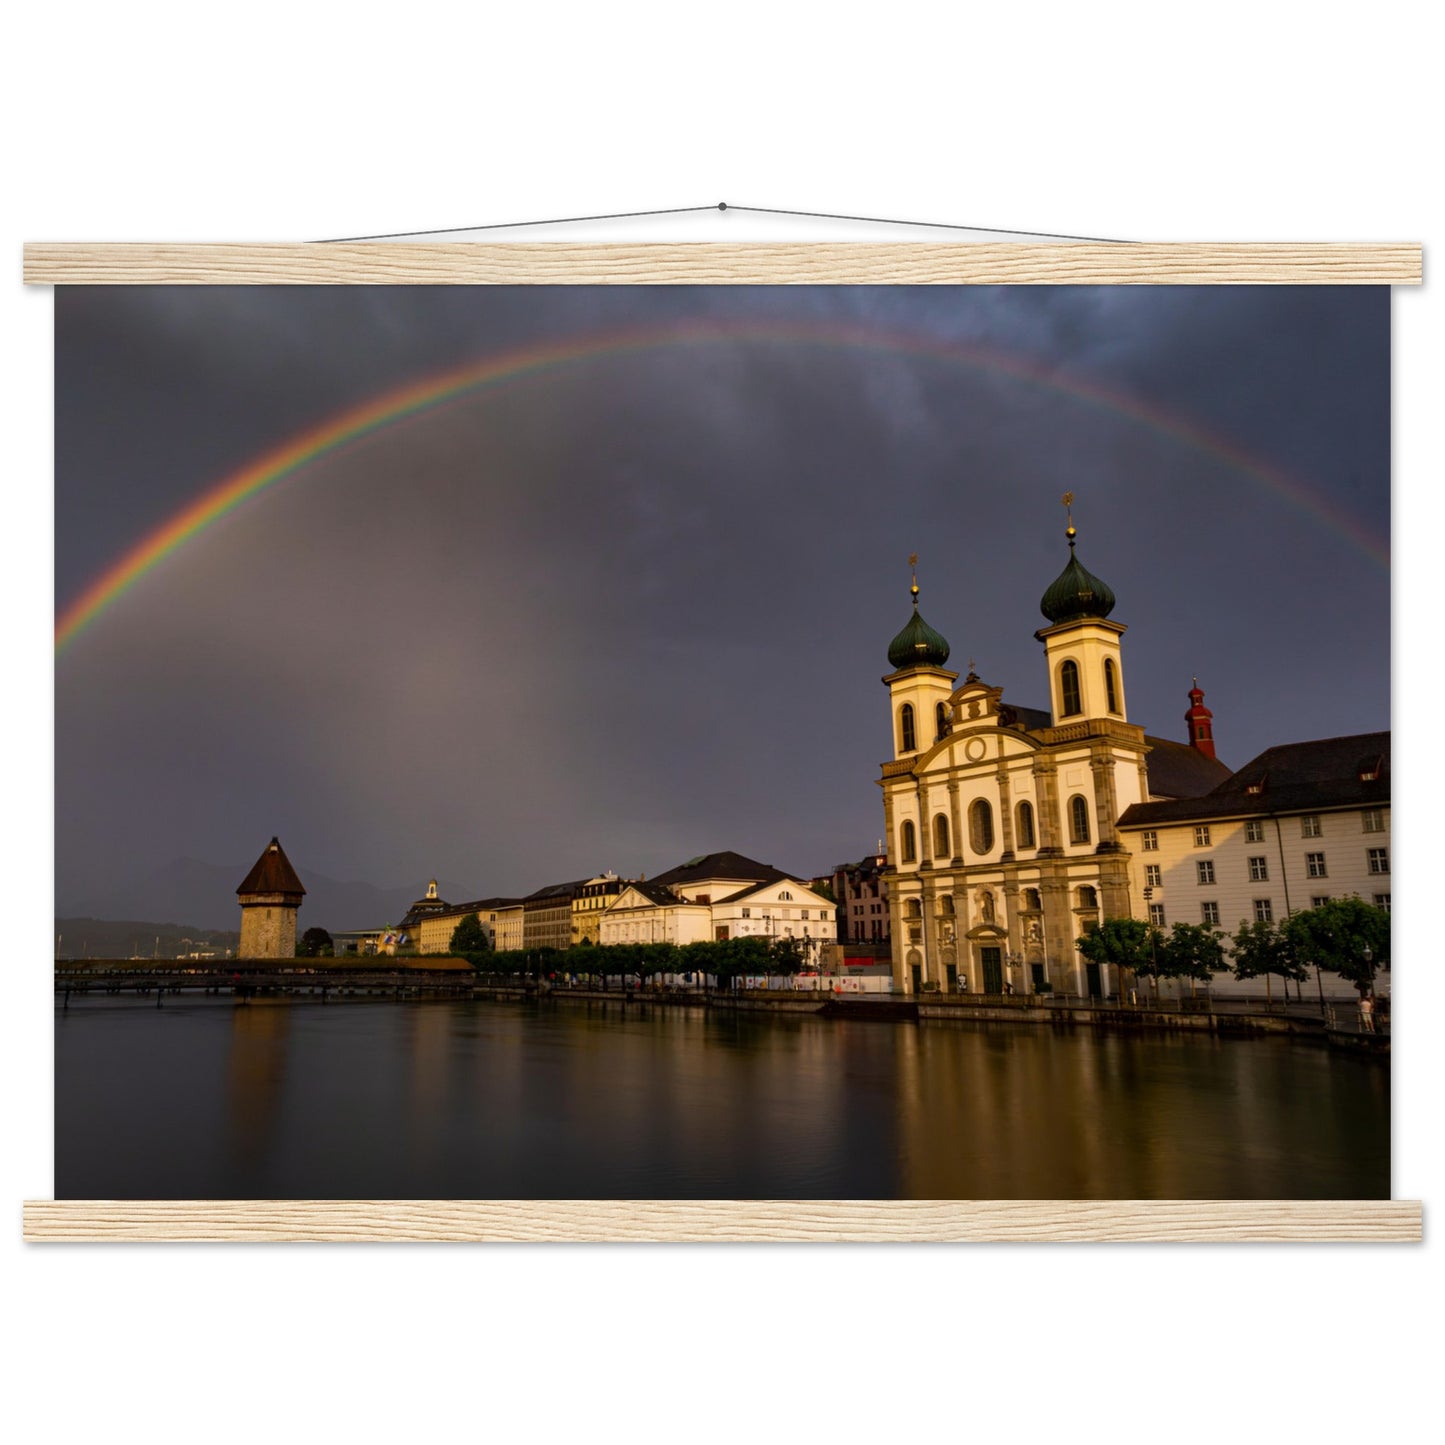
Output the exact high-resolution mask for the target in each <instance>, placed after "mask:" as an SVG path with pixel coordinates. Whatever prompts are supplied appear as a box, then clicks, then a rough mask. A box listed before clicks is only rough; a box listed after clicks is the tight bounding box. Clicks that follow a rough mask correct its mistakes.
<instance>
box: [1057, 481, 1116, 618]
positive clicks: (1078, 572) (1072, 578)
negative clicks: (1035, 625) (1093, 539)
mask: <svg viewBox="0 0 1445 1445" xmlns="http://www.w3.org/2000/svg"><path fill="white" fill-rule="evenodd" d="M1063 502H1064V506H1065V507H1067V508H1068V509H1069V525H1068V528H1067V530H1066V531H1065V532H1064V535H1065V536H1066V537H1067V538H1068V539H1069V561H1068V565H1067V566H1065V568H1064V570H1063V571H1062V572H1060V573H1059V575H1058V576H1057V577H1056V578H1055V579H1054V581H1053V582H1052V583H1051V584H1050V586H1049V590H1048V591H1047V592H1045V593H1044V595H1043V598H1042V600H1041V601H1040V602H1039V611H1040V612H1042V613H1043V614H1044V616H1045V617H1047V618H1048V619H1049V621H1050V622H1053V623H1059V622H1082V621H1084V620H1085V619H1086V618H1090V617H1107V616H1108V615H1109V614H1110V613H1111V612H1112V611H1113V610H1114V594H1113V592H1111V591H1110V590H1109V587H1108V584H1107V583H1104V582H1101V581H1100V580H1099V579H1098V578H1097V577H1095V576H1094V575H1093V573H1091V572H1089V571H1087V570H1086V569H1085V567H1084V565H1083V563H1081V562H1080V561H1079V559H1078V558H1077V557H1076V556H1075V555H1074V543H1075V541H1076V539H1077V538H1078V535H1079V532H1078V528H1076V527H1075V526H1074V515H1073V504H1074V494H1073V493H1072V492H1065V493H1064V497H1063Z"/></svg>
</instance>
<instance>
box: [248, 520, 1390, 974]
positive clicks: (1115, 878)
mask: <svg viewBox="0 0 1445 1445" xmlns="http://www.w3.org/2000/svg"><path fill="white" fill-rule="evenodd" d="M1066 500H1069V501H1071V500H1072V498H1068V499H1066ZM1066 536H1067V539H1068V547H1069V556H1068V561H1067V563H1066V565H1065V567H1064V570H1063V572H1061V573H1060V575H1059V576H1058V578H1056V579H1055V581H1054V582H1053V583H1052V584H1051V585H1050V586H1049V588H1048V589H1047V591H1046V592H1045V593H1044V595H1043V598H1042V601H1041V602H1040V610H1041V611H1042V613H1043V615H1044V618H1045V620H1046V623H1047V625H1046V626H1044V627H1043V628H1040V629H1039V630H1038V631H1037V632H1036V633H1035V634H1034V635H1035V637H1036V638H1037V639H1038V641H1039V642H1040V643H1042V644H1043V649H1044V661H1045V669H1046V680H1047V696H1048V703H1049V705H1048V707H1047V708H1032V707H1024V706H1017V705H1014V704H1011V703H1006V702H1005V701H1004V698H1003V691H1004V690H1003V688H1002V687H996V686H992V685H990V684H989V683H988V682H986V681H984V680H983V679H982V678H980V677H979V676H978V675H977V674H976V673H975V672H974V671H973V670H972V667H970V670H969V672H968V673H967V675H966V676H965V677H964V679H963V681H962V682H960V681H959V676H958V673H956V672H951V671H949V670H948V668H947V666H946V664H947V662H948V658H949V645H948V643H947V642H946V641H945V639H944V638H943V637H942V635H941V634H940V633H938V632H937V631H935V630H934V629H933V628H932V627H930V626H929V625H928V623H926V622H925V621H924V620H923V617H922V615H921V614H920V612H919V610H918V596H919V589H918V581H917V576H916V574H915V576H914V578H913V582H912V587H911V589H910V591H911V597H912V615H911V616H910V617H909V619H908V621H907V623H906V625H905V626H904V628H903V630H902V631H901V632H899V634H898V635H897V636H896V637H895V638H894V639H893V641H892V643H891V644H890V646H889V648H888V660H889V664H890V671H889V673H888V674H887V675H886V676H885V677H884V678H883V683H884V685H885V686H886V687H887V689H888V698H889V709H890V719H891V727H892V739H893V746H892V749H891V751H892V757H891V758H890V759H889V760H888V761H886V762H884V763H883V765H882V774H881V777H880V778H879V780H878V782H879V786H880V787H881V790H882V793H883V822H884V834H885V839H884V840H880V841H879V846H878V847H877V849H876V850H875V851H874V852H873V853H871V854H869V855H867V856H866V857H864V858H862V859H860V860H859V861H857V862H854V863H847V864H841V865H838V866H837V867H835V868H834V870H833V872H832V875H831V877H830V878H828V879H819V878H814V879H804V878H800V877H798V876H796V875H792V874H787V873H784V872H782V871H781V870H779V869H777V868H774V867H773V866H771V865H770V864H766V863H759V862H757V861H756V860H754V859H750V858H746V857H744V856H742V855H741V854H738V853H731V852H721V853H709V854H705V855H703V856H701V857H697V858H691V859H688V860H687V861H686V862H684V863H680V864H678V865H677V866H676V867H674V868H671V869H669V870H668V871H667V872H665V873H662V874H659V875H658V876H657V877H655V878H652V879H647V878H645V877H640V878H636V879H624V878H621V877H619V876H618V875H616V874H615V873H599V874H595V875H593V876H592V877H589V878H581V879H576V880H573V881H571V882H566V883H555V884H551V885H548V886H547V887H545V888H540V889H538V890H537V891H536V892H534V893H530V894H528V895H527V896H526V897H524V898H482V899H474V900H471V901H469V902H465V903H458V904H451V903H448V902H446V901H445V900H444V899H442V898H440V897H438V896H437V885H436V883H435V881H433V882H432V884H431V885H430V887H429V888H428V889H427V892H426V896H425V897H423V898H420V899H418V900H417V901H416V902H415V903H414V904H412V906H411V908H410V910H409V911H408V912H407V914H406V916H405V917H404V918H403V919H402V921H401V922H400V924H398V925H396V926H395V927H393V928H389V929H383V930H373V931H370V932H359V933H349V934H337V935H335V939H336V943H337V946H338V948H339V949H345V950H355V951H377V950H379V949H385V950H388V951H394V950H395V949H397V948H398V947H400V948H402V949H404V950H405V951H415V952H418V953H423V954H443V953H446V952H448V951H449V950H450V947H451V939H452V934H453V932H454V930H455V929H456V927H457V925H458V924H459V923H460V922H461V921H462V920H463V919H464V918H466V917H468V916H474V917H476V918H477V919H478V921H479V922H480V924H481V926H482V930H483V932H484V933H485V935H486V937H487V939H488V942H489V944H490V946H491V947H492V948H494V949H497V950H499V951H501V950H516V949H522V950H531V949H543V948H554V949H565V948H569V947H572V946H573V945H576V944H581V943H599V944H603V945H607V944H618V943H646V942H657V943H675V944H687V943H693V942H698V941H702V940H706V939H725V938H737V937H747V936H766V937H784V936H793V937H796V938H798V939H799V940H801V941H802V942H803V943H804V944H805V946H806V949H807V950H808V958H809V961H810V962H814V963H817V964H827V965H829V966H830V967H831V968H833V969H839V970H841V969H842V968H843V967H845V966H858V967H863V966H866V965H868V964H869V963H870V962H875V961H882V960H886V961H887V963H888V965H889V967H890V969H891V973H892V981H893V987H894V989H895V990H898V991H902V992H905V993H918V992H922V991H925V990H930V991H931V990H938V991H940V992H947V993H954V992H966V993H989V994H997V993H1004V992H1013V993H1015V994H1028V993H1035V992H1042V991H1049V992H1053V993H1058V994H1069V995H1078V996H1094V997H1098V996H1108V995H1109V994H1111V993H1114V992H1116V991H1117V988H1118V986H1119V980H1118V978H1117V977H1114V976H1113V975H1114V973H1115V970H1114V969H1113V968H1112V966H1110V965H1107V964H1105V965H1095V964H1086V963H1085V962H1084V961H1083V960H1082V958H1081V955H1080V954H1079V952H1078V950H1077V948H1076V946H1075V945H1076V941H1077V940H1078V939H1079V938H1080V937H1082V935H1083V934H1084V933H1085V932H1086V931H1087V930H1088V929H1089V928H1090V927H1091V926H1092V925H1094V924H1096V923H1099V922H1101V921H1102V920H1103V919H1105V918H1111V917H1135V918H1139V919H1143V920H1147V921H1150V922H1152V923H1154V924H1155V925H1157V926H1159V927H1160V928H1165V929H1167V928H1168V927H1169V926H1170V925H1171V924H1173V923H1201V924H1208V925H1212V926H1215V927H1218V928H1220V929H1222V930H1223V931H1225V932H1226V933H1233V932H1234V931H1235V930H1236V929H1237V928H1238V927H1239V925H1240V924H1241V923H1247V922H1253V921H1256V920H1260V921H1266V922H1275V921H1279V920H1282V919H1283V918H1285V917H1287V916H1288V915H1289V914H1290V913H1292V912H1296V911H1298V910H1300V909H1303V908H1310V907H1314V906H1316V905H1318V904H1319V903H1321V902H1324V901H1326V900H1328V899H1331V898H1342V897H1347V896H1351V895H1355V896H1359V897H1361V898H1363V899H1364V900H1365V901H1366V902H1368V903H1373V904H1375V905H1376V906H1378V907H1381V908H1384V909H1387V910H1388V909H1389V908H1390V904H1391V894H1390V734H1389V733H1388V732H1377V733H1366V734H1361V735H1355V736H1351V737H1335V738H1325V739H1321V740H1318V741H1312V742H1297V743H1287V744H1283V745H1280V746H1276V747H1272V748H1269V749H1267V750H1266V751H1265V752H1263V753H1261V754H1260V755H1259V756H1258V757H1256V758H1254V759H1253V760H1252V761H1250V762H1249V763H1247V764H1246V765H1245V766H1244V767H1242V768H1240V769H1238V770H1237V771H1233V772H1232V771H1231V770H1230V769H1229V768H1227V767H1226V766H1225V765H1224V764H1223V763H1222V762H1221V761H1220V760H1219V759H1218V758H1217V757H1216V755H1215V743H1214V730H1213V715H1212V714H1211V712H1210V710H1209V709H1208V708H1207V707H1206V706H1205V705H1204V692H1203V690H1202V689H1201V688H1200V687H1199V685H1198V680H1197V679H1196V680H1195V683H1194V686H1193V687H1192V688H1191V690H1190V692H1189V703H1190V706H1189V709H1188V711H1187V712H1186V713H1185V724H1186V729H1187V741H1184V742H1179V741H1175V740H1171V739H1167V738H1161V737H1154V736H1152V735H1150V734H1147V733H1146V732H1145V731H1144V729H1143V728H1142V727H1140V726H1138V725H1137V724H1134V723H1131V722H1130V721H1129V714H1128V705H1127V693H1126V688H1125V673H1124V657H1123V647H1122V639H1123V635H1124V633H1125V631H1126V628H1125V626H1124V624H1122V623H1120V622H1116V621H1114V620H1113V619H1112V617H1111V613H1112V612H1113V610H1114V605H1115V598H1114V594H1113V593H1112V592H1111V591H1110V589H1109V588H1108V587H1107V586H1106V585H1105V584H1104V583H1103V582H1102V581H1100V580H1099V579H1098V578H1097V577H1095V576H1093V575H1091V574H1090V573H1089V572H1088V571H1086V570H1085V568H1084V567H1083V565H1082V563H1081V562H1080V561H1079V560H1078V557H1077V555H1076V538H1077V532H1076V530H1075V528H1074V526H1073V521H1072V517H1071V518H1070V521H1069V526H1068V529H1067V532H1066ZM885 840H886V841H885ZM283 865H284V866H283ZM304 891H305V890H304V889H302V888H301V884H300V880H299V879H298V878H296V876H295V872H294V870H292V869H291V867H290V864H289V862H288V861H286V859H285V855H284V853H282V852H281V851H280V845H279V844H278V843H277V842H276V840H275V839H272V842H271V845H270V847H269V848H268V850H267V852H266V853H264V854H263V855H262V858H261V859H260V860H259V861H258V863H257V865H256V867H255V868H253V869H252V872H251V874H250V875H249V876H248V878H247V880H246V882H245V883H244V884H243V885H242V889H241V890H240V896H241V903H242V925H243V926H242V943H241V952H242V954H243V956H277V954H276V953H274V952H272V950H273V949H276V950H279V951H280V953H281V954H284V955H286V956H289V954H290V953H291V952H294V939H295V908H296V907H299V905H300V899H301V894H302V893H304ZM829 893H831V897H830V896H828V894H829ZM288 905H289V946H288V941H287V938H286V937H284V936H283V935H286V934H287V932H288V920H287V918H286V914H287V912H288ZM835 943H836V944H837V945H838V947H836V948H831V947H829V946H830V945H833V944H835ZM248 950H251V951H248ZM254 950H264V951H265V953H264V954H262V953H258V952H256V951H254ZM1380 982H1381V985H1382V991H1387V990H1388V978H1387V976H1385V977H1382V978H1381V981H1380ZM1307 987H1309V988H1310V989H1311V990H1314V989H1316V988H1318V989H1319V991H1320V992H1321V993H1326V994H1335V995H1339V996H1350V995H1351V994H1352V990H1351V988H1350V986H1349V985H1348V984H1347V983H1345V982H1344V981H1343V980H1341V979H1339V978H1337V977H1335V976H1333V975H1326V976H1325V977H1324V978H1321V979H1312V980H1310V982H1309V983H1308V985H1307ZM1265 990H1266V985H1265V984H1264V983H1263V982H1260V981H1258V980H1252V981H1248V982H1244V981H1237V980H1234V979H1232V978H1231V979H1228V980H1220V981H1219V987H1218V991H1220V992H1224V991H1228V992H1230V993H1237V994H1241V995H1245V996H1249V995H1252V994H1255V993H1260V994H1262V993H1264V992H1265Z"/></svg>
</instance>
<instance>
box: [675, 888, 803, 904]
mask: <svg viewBox="0 0 1445 1445" xmlns="http://www.w3.org/2000/svg"><path fill="white" fill-rule="evenodd" d="M778 897H779V899H780V900H781V901H782V902H784V903H791V902H792V901H793V895H792V894H791V893H789V892H788V890H787V889H786V888H784V889H783V891H782V892H781V893H779V894H778ZM697 901H698V902H699V903H704V902H707V903H710V902H711V901H712V900H711V899H704V898H702V897H699V898H698V900H697Z"/></svg>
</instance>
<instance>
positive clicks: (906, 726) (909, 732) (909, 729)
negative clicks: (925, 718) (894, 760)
mask: <svg viewBox="0 0 1445 1445" xmlns="http://www.w3.org/2000/svg"><path fill="white" fill-rule="evenodd" d="M898 723H899V731H900V732H901V733H902V734H903V746H902V747H901V748H899V750H898V751H899V752H902V753H911V752H913V751H914V750H915V749H916V748H917V747H918V742H917V740H916V739H915V737H914V735H913V704H912V703H911V702H905V703H904V704H903V707H902V709H901V710H900V711H899V714H898Z"/></svg>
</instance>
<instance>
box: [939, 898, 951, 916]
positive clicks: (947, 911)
mask: <svg viewBox="0 0 1445 1445" xmlns="http://www.w3.org/2000/svg"><path fill="white" fill-rule="evenodd" d="M938 911H939V912H940V913H941V914H943V916H944V917H945V918H952V917H953V912H954V910H953V894H951V893H944V894H940V895H939V899H938Z"/></svg>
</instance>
